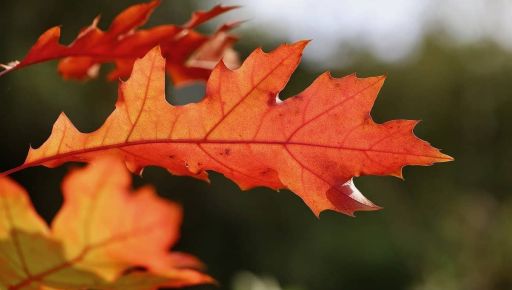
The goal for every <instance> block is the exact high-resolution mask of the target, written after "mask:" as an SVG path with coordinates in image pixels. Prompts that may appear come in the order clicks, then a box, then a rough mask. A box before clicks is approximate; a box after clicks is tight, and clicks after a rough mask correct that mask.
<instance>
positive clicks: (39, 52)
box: [0, 0, 238, 85]
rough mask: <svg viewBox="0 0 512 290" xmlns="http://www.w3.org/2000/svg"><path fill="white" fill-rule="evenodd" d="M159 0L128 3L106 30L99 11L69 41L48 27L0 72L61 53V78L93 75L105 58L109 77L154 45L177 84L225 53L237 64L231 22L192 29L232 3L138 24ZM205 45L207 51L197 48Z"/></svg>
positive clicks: (205, 71) (201, 76)
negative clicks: (175, 20)
mask: <svg viewBox="0 0 512 290" xmlns="http://www.w3.org/2000/svg"><path fill="white" fill-rule="evenodd" d="M159 3H160V1H159V0H152V1H150V2H148V3H143V4H137V5H133V6H131V7H129V8H127V9H126V10H125V11H123V12H121V13H120V14H119V15H118V16H117V17H116V18H115V19H114V20H113V21H112V24H111V25H110V27H109V29H108V30H107V31H102V30H101V29H99V28H98V27H97V24H98V21H99V17H96V18H95V19H94V21H93V23H92V24H91V25H90V26H88V27H85V28H84V29H82V31H81V32H80V34H79V35H78V36H77V38H76V39H75V40H74V41H73V42H72V43H71V44H70V45H68V46H64V45H62V44H60V43H59V39H60V27H58V26H57V27H52V28H50V29H49V30H47V31H46V32H45V33H43V34H42V35H41V36H40V37H39V39H38V40H37V42H36V43H35V44H34V46H33V47H32V48H31V49H30V51H29V52H28V54H27V56H26V57H25V58H24V59H23V60H22V61H20V62H14V63H12V64H10V65H5V66H4V68H5V70H4V71H2V72H0V75H2V74H5V73H7V72H9V71H12V70H15V69H19V68H22V67H25V66H29V65H32V64H36V63H40V62H44V61H48V60H53V59H61V60H60V62H59V66H58V70H59V73H60V74H61V75H62V76H63V77H64V78H70V79H86V78H91V77H95V76H96V75H97V73H98V70H99V65H100V64H102V63H105V62H114V63H115V65H116V68H115V69H114V70H113V71H112V72H110V74H109V75H108V78H109V79H111V80H114V79H119V78H125V77H128V76H129V75H130V73H131V70H132V67H133V62H134V61H135V59H137V58H139V57H142V56H144V54H146V52H148V51H149V50H150V49H151V48H153V47H155V46H156V45H160V46H161V47H162V52H163V53H164V56H165V57H166V59H167V69H168V71H169V74H170V75H171V77H172V78H173V81H174V82H175V84H176V85H181V84H184V83H187V82H191V81H197V80H206V79H207V78H208V75H209V74H210V72H211V69H212V68H213V67H214V66H215V64H216V63H217V62H218V61H219V60H220V59H221V58H222V57H223V56H224V54H226V53H227V54H228V56H229V57H230V59H231V60H232V61H231V65H232V66H233V67H237V66H238V57H237V56H236V57H234V58H233V57H232V55H233V53H234V51H233V50H232V48H231V46H232V44H233V42H234V41H236V38H234V37H233V36H231V35H229V34H228V33H227V31H228V30H230V29H231V28H233V27H234V26H235V25H224V26H222V27H221V28H219V30H218V31H217V32H215V33H214V34H213V35H211V36H208V35H203V34H200V33H198V32H196V31H194V30H193V29H194V28H195V27H197V26H198V25H200V24H202V23H204V22H206V21H208V20H210V19H211V18H214V17H216V16H218V15H219V14H222V13H224V12H227V11H229V10H232V9H233V8H236V7H234V6H228V7H223V6H215V7H214V8H212V9H211V10H210V11H201V12H195V13H194V14H193V16H192V18H191V19H190V21H189V22H188V23H186V24H185V25H183V26H176V25H160V26H156V27H153V28H150V29H145V30H144V29H138V28H139V27H140V26H141V25H143V24H144V23H146V21H147V20H148V18H149V16H150V15H151V13H152V12H153V10H154V9H155V8H156V6H158V5H159ZM205 48H209V49H210V50H211V51H212V52H211V53H209V54H205V53H204V52H203V53H201V51H204V50H205ZM198 53H201V55H202V56H203V57H204V58H205V59H204V61H203V62H201V63H199V62H194V59H195V58H196V57H197V56H196V55H197V54H198Z"/></svg>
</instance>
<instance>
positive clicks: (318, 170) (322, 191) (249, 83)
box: [4, 41, 452, 215]
mask: <svg viewBox="0 0 512 290" xmlns="http://www.w3.org/2000/svg"><path fill="white" fill-rule="evenodd" d="M306 43H307V42H305V41H302V42H298V43H295V44H292V45H282V46H280V47H279V48H277V49H276V50H274V51H273V52H271V53H268V54H267V53H264V52H263V51H262V50H261V49H258V50H256V51H254V52H253V53H252V54H251V55H250V56H249V57H248V58H247V59H246V60H245V62H244V63H243V65H242V66H241V67H240V68H239V69H237V70H234V71H232V70H230V69H228V68H226V66H225V65H224V64H223V63H222V62H221V63H219V65H217V67H216V68H215V69H214V70H213V72H212V74H211V76H210V78H209V80H208V83H207V88H206V97H205V98H204V99H203V100H202V101H201V102H199V103H194V104H188V105H185V106H172V105H170V104H169V103H167V102H166V99H165V93H164V91H165V88H164V77H165V75H164V69H165V60H164V59H163V58H162V56H161V54H160V50H159V49H158V48H155V49H153V50H152V51H150V52H149V53H148V54H147V55H146V56H145V57H144V58H143V59H141V60H138V61H136V63H135V67H134V70H133V73H132V75H131V77H130V78H129V80H128V81H127V82H122V83H121V84H120V87H119V98H118V101H117V103H116V108H115V110H114V112H113V113H112V114H111V115H110V116H109V117H108V119H107V120H106V122H105V123H104V125H103V126H102V127H101V128H99V129H98V130H97V131H95V132H92V133H81V132H79V131H78V130H77V129H76V128H75V127H74V126H73V124H72V123H71V122H70V121H69V119H68V118H67V117H66V116H65V115H64V114H61V116H60V117H59V118H58V120H57V121H56V123H55V125H54V127H53V130H52V133H51V136H50V138H49V139H48V140H47V141H46V142H45V143H44V144H43V145H42V146H41V147H39V148H38V149H32V148H31V149H30V151H29V153H28V156H27V159H26V161H25V163H24V164H23V165H21V166H20V167H18V168H15V169H12V170H10V171H7V172H5V173H4V174H9V173H12V172H15V171H18V170H21V169H24V168H27V167H31V166H36V165H44V166H48V167H54V166H58V165H60V164H62V163H63V162H68V161H88V160H91V159H92V158H94V157H96V156H98V155H117V156H121V157H122V158H123V159H124V160H125V161H126V163H127V165H128V167H129V168H131V170H132V171H134V172H137V171H140V170H141V169H142V168H144V167H145V166H149V165H156V166H161V167H164V168H166V169H168V170H169V171H170V172H171V173H172V174H176V175H187V176H194V177H196V178H200V179H207V173H206V171H207V170H213V171H217V172H220V173H222V174H224V175H225V176H227V177H228V178H230V179H231V180H233V181H234V182H236V183H237V184H238V185H239V186H240V187H241V188H242V189H248V188H252V187H255V186H266V187H270V188H273V189H281V188H288V189H290V190H292V191H293V192H295V193H296V194H298V195H299V196H300V197H301V198H302V199H303V200H304V202H305V203H306V204H307V205H308V206H309V207H310V208H311V209H312V211H313V212H314V213H315V214H316V215H319V214H320V212H321V211H323V210H327V209H330V210H334V211H338V212H342V213H345V214H348V215H352V214H353V212H354V211H358V210H376V209H378V208H379V207H378V206H376V205H374V204H373V203H371V202H370V201H369V200H367V199H366V198H365V197H364V196H363V195H362V194H361V193H360V192H359V191H358V190H357V189H356V188H355V186H354V185H353V183H352V178H353V177H356V176H360V175H394V176H401V170H402V167H404V166H405V165H431V164H432V163H434V162H445V161H450V160H452V158H451V157H449V156H447V155H445V154H442V153H441V152H439V150H437V149H435V148H433V147H431V146H430V145H429V144H428V143H427V142H425V141H422V140H420V139H419V138H417V137H416V136H415V135H414V134H413V133H412V130H413V128H414V126H415V125H416V124H417V121H410V120H393V121H389V122H386V123H384V124H376V123H375V122H374V121H373V120H372V119H371V117H370V110H371V108H372V106H373V103H374V101H375V98H376V97H377V93H378V91H379V89H380V87H381V86H382V84H383V82H384V77H369V78H358V77H356V76H355V75H349V76H346V77H343V78H333V77H331V76H330V74H329V73H324V74H322V75H321V76H320V77H318V78H317V79H316V80H315V81H314V82H313V84H311V85H310V86H309V87H308V88H307V89H306V90H304V91H303V92H301V93H300V94H298V95H297V96H294V97H290V98H288V99H286V100H284V101H281V100H280V99H279V98H278V93H279V92H280V91H281V90H282V89H283V88H284V86H285V85H286V83H287V82H288V80H289V78H290V76H291V74H292V73H293V71H294V70H295V69H296V67H297V65H298V63H299V61H300V58H301V55H302V51H303V49H304V47H305V45H306Z"/></svg>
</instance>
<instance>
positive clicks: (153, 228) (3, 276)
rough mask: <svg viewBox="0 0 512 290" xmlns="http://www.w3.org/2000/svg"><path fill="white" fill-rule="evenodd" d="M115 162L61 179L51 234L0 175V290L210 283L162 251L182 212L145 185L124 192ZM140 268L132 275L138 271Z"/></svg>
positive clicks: (192, 264)
mask: <svg viewBox="0 0 512 290" xmlns="http://www.w3.org/2000/svg"><path fill="white" fill-rule="evenodd" d="M129 186H130V175H129V172H128V171H127V170H126V168H125V167H124V165H123V163H122V162H120V161H119V160H115V159H112V158H107V159H102V160H97V161H94V162H93V163H92V164H91V165H89V166H88V167H87V168H85V169H80V170H75V171H73V172H72V173H70V174H69V175H68V176H67V177H66V178H65V180H64V183H63V192H64V205H63V206H62V208H61V210H60V211H59V213H58V214H57V216H56V218H55V219H54V221H53V223H52V227H51V229H49V228H48V227H47V225H46V224H45V223H44V221H43V220H42V219H41V218H40V217H39V216H38V215H37V213H36V212H35V210H34V208H33V207H32V205H31V204H30V201H29V198H28V196H27V193H26V192H25V191H24V190H23V189H22V188H21V187H20V186H18V185H17V184H16V183H14V182H13V181H11V180H10V179H8V178H7V177H1V178H0V206H1V208H2V210H1V214H2V218H1V219H0V289H10V290H22V289H27V290H28V289H43V288H45V287H48V288H51V289H66V290H69V289H92V288H94V289H134V290H135V289H137V290H141V289H156V288H157V287H164V286H170V287H178V286H186V285H195V284H203V283H211V282H213V281H212V279H211V278H210V277H208V276H206V275H204V274H202V273H200V272H198V271H196V270H194V269H195V268H198V267H201V263H200V262H199V261H198V260H197V259H195V258H193V257H191V256H188V255H186V254H181V253H172V252H168V249H169V247H170V246H172V245H173V244H174V243H175V242H176V240H177V238H178V232H179V226H180V223H181V218H182V214H181V209H180V207H179V206H177V205H175V204H174V203H171V202H168V201H166V200H164V199H162V198H159V197H158V196H157V195H156V194H155V192H154V190H153V189H152V188H150V187H145V188H141V189H138V190H137V191H135V192H130V189H129ZM139 268H140V269H145V270H137V269H139Z"/></svg>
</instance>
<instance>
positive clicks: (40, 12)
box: [0, 0, 512, 290]
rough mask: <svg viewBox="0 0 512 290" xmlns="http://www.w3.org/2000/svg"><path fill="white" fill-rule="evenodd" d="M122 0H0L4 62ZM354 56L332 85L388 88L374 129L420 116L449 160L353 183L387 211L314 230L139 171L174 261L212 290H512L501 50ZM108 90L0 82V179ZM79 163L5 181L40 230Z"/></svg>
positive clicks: (257, 203) (106, 15)
mask: <svg viewBox="0 0 512 290" xmlns="http://www.w3.org/2000/svg"><path fill="white" fill-rule="evenodd" d="M130 3H135V1H122V2H121V1H113V0H104V1H100V0H94V1H81V2H79V1H64V0H49V1H37V0H20V1H0V11H2V17H1V18H0V27H1V28H0V61H6V62H7V61H9V60H14V59H19V58H21V57H22V56H23V55H24V54H25V53H26V51H27V50H28V48H29V47H30V46H31V44H32V43H33V42H34V41H35V40H36V39H37V37H38V36H39V34H40V33H41V32H43V31H44V30H45V29H47V28H49V27H50V26H53V25H59V24H63V33H64V41H65V42H69V40H71V39H72V37H74V36H75V34H76V32H77V31H79V29H80V27H82V26H84V25H87V24H88V23H89V22H90V21H91V19H92V18H93V16H95V15H97V14H98V13H99V12H100V11H101V13H102V16H103V18H102V21H101V23H100V26H102V27H106V25H107V24H108V23H110V20H111V19H112V17H113V16H114V15H115V14H116V13H117V12H119V11H120V10H121V9H123V8H124V7H126V6H128V5H129V4H130ZM193 9H194V8H193V2H185V1H168V2H165V3H164V4H163V6H162V7H160V8H159V9H158V10H157V12H156V14H155V17H154V18H152V20H151V23H153V24H155V23H164V22H168V21H169V20H170V21H171V22H176V23H183V22H185V20H186V19H187V18H188V16H189V15H190V12H191V11H193ZM233 13H236V12H233ZM269 31H271V30H270V29H269ZM240 37H241V41H240V43H239V44H238V46H237V49H239V50H240V51H241V54H242V56H244V57H245V56H246V55H247V54H248V53H249V52H250V51H252V50H253V49H254V48H256V47H258V46H263V47H264V48H266V49H267V50H268V49H271V48H273V47H275V45H276V44H277V43H279V42H280V41H279V40H278V39H273V38H272V35H271V34H267V35H265V34H264V33H263V32H257V31H252V32H247V33H245V34H243V35H240ZM351 58H352V60H351V64H350V66H349V67H343V68H336V67H333V68H332V71H333V74H334V75H335V76H342V75H345V74H348V73H352V72H357V73H358V74H359V75H360V76H371V75H379V74H386V75H387V77H388V78H387V81H386V83H385V85H384V87H383V89H382V91H381V93H380V96H379V99H378V100H377V103H376V105H375V109H374V110H373V113H372V114H373V116H374V118H375V119H376V120H377V121H379V122H383V121H386V120H389V119H394V118H406V119H421V120H423V122H422V123H420V124H419V126H418V127H417V129H416V131H415V132H416V134H417V135H418V136H420V137H422V138H423V139H426V140H429V141H431V142H432V144H433V145H434V146H436V147H439V148H442V149H443V150H444V152H445V153H447V154H450V155H452V156H454V157H455V159H456V160H455V161H454V162H452V163H448V164H439V165H435V166H433V167H426V168H419V167H414V168H412V167H411V168H406V169H405V174H404V175H405V178H406V179H405V181H400V180H398V179H396V178H392V177H361V178H358V179H357V180H356V181H355V182H356V184H357V185H358V187H359V188H360V190H361V191H362V192H363V193H365V195H366V196H368V197H369V198H370V199H371V200H373V201H375V202H376V203H377V204H379V205H381V206H383V207H384V210H382V211H379V212H369V213H360V214H358V216H357V218H350V217H347V216H343V215H339V214H334V213H331V212H327V213H323V214H322V216H321V218H320V220H317V219H316V218H315V217H314V215H313V214H312V213H311V212H310V211H309V209H308V208H307V207H306V206H305V205H304V204H303V202H302V201H301V200H300V199H299V198H298V197H297V196H295V195H293V194H292V193H290V192H289V191H281V192H279V193H276V192H274V191H272V190H269V189H255V190H251V191H248V192H241V191H240V190H239V189H238V188H237V187H236V186H235V185H234V184H233V183H232V182H230V181H228V180H227V179H225V178H224V177H222V176H219V175H217V174H212V183H211V185H209V184H206V183H201V182H199V181H196V180H192V179H190V178H183V177H175V176H171V175H169V174H168V173H166V172H165V171H164V170H162V169H157V168H148V169H147V170H146V171H145V172H144V176H143V178H139V177H136V178H135V180H136V184H138V185H140V184H147V183H151V184H154V185H155V186H156V188H157V189H158V192H160V193H161V194H162V195H164V196H166V197H168V198H171V199H173V200H177V201H179V202H181V203H182V204H183V205H184V208H185V222H184V225H183V232H182V239H181V241H180V242H179V244H178V245H177V247H176V249H178V250H182V251H186V252H190V253H193V254H194V255H197V256H198V257H200V258H201V259H203V260H204V261H205V262H206V264H207V265H208V267H209V268H208V272H209V273H210V274H212V275H213V276H214V277H216V278H217V279H218V280H219V281H220V284H221V287H220V288H221V289H230V288H231V286H230V285H231V281H232V280H233V279H234V277H235V276H236V273H238V272H239V271H241V270H245V271H250V272H253V273H257V274H258V275H269V276H272V277H275V279H277V281H279V282H280V283H281V284H283V285H291V287H292V288H284V289H309V290H316V289H318V290H340V289H350V290H363V289H365V290H373V289H379V290H384V289H392V290H398V289H411V290H437V289H444V290H451V289H453V290H458V289H460V290H484V289H485V290H486V289H489V290H491V289H496V290H500V289H512V275H511V273H512V199H511V197H510V188H511V183H512V173H511V172H512V149H511V148H512V126H511V124H512V122H510V120H511V116H512V83H511V81H510V80H511V78H512V55H511V54H510V52H508V51H504V50H502V49H501V48H499V47H497V46H495V45H493V44H492V43H485V42H482V43H475V44H467V45H456V44H453V43H450V42H449V41H447V40H446V39H440V38H439V37H437V36H435V35H431V36H429V37H427V38H426V39H424V41H423V43H422V44H420V45H419V46H418V50H417V51H416V52H415V54H414V55H413V56H411V57H410V58H408V59H406V60H404V61H403V62H400V63H392V64H389V63H383V62H380V61H379V60H377V59H375V58H373V57H372V56H371V55H369V54H368V53H365V51H364V50H359V51H356V52H354V53H353V54H352V55H351ZM104 71H106V70H105V69H104V70H103V72H104ZM319 73H321V71H316V70H315V69H314V65H310V66H308V67H306V66H305V65H302V66H301V67H300V68H299V70H298V71H297V72H296V73H295V75H294V76H293V79H292V80H291V82H290V84H289V86H288V87H287V88H286V89H285V91H284V92H283V93H281V96H285V97H286V96H291V95H293V94H294V93H297V92H299V91H301V90H302V89H304V88H305V87H306V86H307V85H308V84H309V83H311V82H312V80H313V79H314V78H315V77H316V76H317V75H318V74H319ZM116 91H117V88H116V83H108V82H105V81H104V79H102V78H99V79H97V80H92V81H89V82H85V83H82V82H68V81H64V80H62V79H61V78H60V77H59V76H58V75H57V73H56V65H55V63H45V64H40V65H36V66H33V67H30V68H26V69H23V70H20V71H16V72H13V73H11V74H8V75H6V76H4V77H2V78H0V140H1V148H0V149H1V150H0V169H2V170H6V169H9V168H11V167H14V166H16V165H18V164H20V163H22V161H23V159H24V157H25V154H26V150H27V148H28V145H29V144H33V146H38V145H39V144H41V143H42V142H43V141H44V140H45V139H46V138H47V136H48V135H49V132H50V130H51V127H52V124H53V122H54V121H55V119H56V118H57V116H58V115H59V113H60V112H61V111H64V112H66V114H67V115H68V116H69V117H70V119H71V120H73V122H74V123H75V124H77V125H78V128H79V129H81V130H82V131H91V130H94V129H95V128H97V127H98V126H99V125H100V124H101V123H102V122H103V121H104V119H105V117H106V116H108V114H109V113H110V112H111V110H112V109H113V106H114V102H115V99H116V94H117V93H116ZM198 92H199V94H202V87H201V86H198V87H195V88H192V89H186V90H181V91H178V90H174V89H173V88H172V84H169V87H168V95H169V97H170V96H171V95H172V96H173V97H175V98H180V96H181V98H183V96H184V95H186V94H197V93H198ZM72 166H79V165H76V164H72V165H66V166H62V167H60V168H57V169H47V168H32V169H27V170H25V171H23V172H20V173H17V174H15V175H14V176H13V177H14V178H15V179H16V180H18V181H19V182H21V183H22V184H23V185H24V186H25V187H26V188H27V189H28V190H29V192H31V193H32V194H33V195H32V199H33V201H34V203H35V205H36V207H37V209H38V211H39V212H40V213H41V214H42V215H43V216H44V217H45V218H46V219H47V220H49V219H51V217H52V216H53V215H54V214H55V212H56V210H57V209H58V208H59V206H60V202H61V197H60V188H59V187H60V180H61V178H62V177H63V176H64V174H65V172H66V171H67V170H68V169H69V168H70V167H72ZM162 230H165V229H162ZM237 279H238V280H235V282H234V283H233V289H235V290H252V289H258V290H259V289H262V290H263V289H266V288H264V287H263V286H261V287H260V288H250V287H253V286H250V285H249V284H250V283H259V282H254V281H253V280H254V279H252V278H245V280H244V279H242V278H240V277H238V278H237ZM251 279H252V280H251ZM240 281H242V282H240ZM243 281H246V282H243ZM247 281H249V282H247ZM251 281H252V282H251ZM241 283H242V284H241ZM243 283H247V286H244V285H245V284H243ZM272 285H274V284H272V283H271V286H269V287H274V286H275V285H274V286H272ZM244 287H245V288H244ZM293 287H295V288H293ZM193 289H197V290H199V289H205V290H206V289H216V288H215V287H213V286H212V287H210V286H205V287H196V288H193ZM270 289H272V290H273V289H274V288H268V289H267V290H270Z"/></svg>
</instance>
